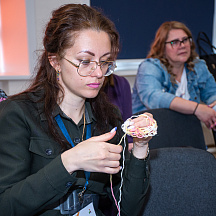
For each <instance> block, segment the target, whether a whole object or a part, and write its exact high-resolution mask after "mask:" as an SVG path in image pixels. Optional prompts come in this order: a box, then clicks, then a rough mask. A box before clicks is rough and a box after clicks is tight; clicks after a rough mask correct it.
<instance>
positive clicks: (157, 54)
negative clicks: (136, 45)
mask: <svg viewBox="0 0 216 216" xmlns="http://www.w3.org/2000/svg"><path fill="white" fill-rule="evenodd" d="M172 29H182V30H183V31H184V32H185V33H186V34H187V35H188V37H191V38H192V33H191V31H190V30H189V29H188V28H187V26H186V25H185V24H184V23H181V22H178V21H169V22H164V23H162V25H161V26H160V27H159V29H158V30H157V32H156V35H155V39H154V41H153V43H152V45H151V49H150V51H149V53H148V55H147V58H158V59H159V60H160V61H161V63H162V64H163V65H164V66H165V67H166V69H167V71H168V73H169V74H170V75H171V80H172V81H173V80H175V79H174V78H175V75H174V74H173V73H172V65H171V64H170V63H169V61H168V59H167V58H166V57H165V56H164V50H165V42H166V40H167V38H168V34H169V32H170V30H172ZM197 56H198V54H197V53H196V51H195V43H194V41H193V40H192V43H191V54H190V57H189V58H188V60H187V62H186V63H187V68H188V69H189V70H191V71H194V60H195V59H196V57H197Z"/></svg>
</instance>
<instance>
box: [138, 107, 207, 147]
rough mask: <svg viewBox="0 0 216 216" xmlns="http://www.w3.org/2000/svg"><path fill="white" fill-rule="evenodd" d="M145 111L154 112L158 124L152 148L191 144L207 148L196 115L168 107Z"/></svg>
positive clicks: (151, 141) (150, 144)
mask: <svg viewBox="0 0 216 216" xmlns="http://www.w3.org/2000/svg"><path fill="white" fill-rule="evenodd" d="M143 112H149V113H151V114H153V117H154V119H155V120H156V121H157V124H158V131H157V135H155V136H154V137H153V138H152V139H151V140H150V142H149V148H150V149H156V148H164V147H183V146H191V147H194V148H199V149H203V150H206V145H205V140H204V135H203V130H202V126H201V123H200V121H199V119H198V118H197V117H196V116H195V115H186V114H182V113H179V112H175V111H173V110H170V109H166V108H159V109H149V110H145V111H143ZM143 112H139V113H137V114H141V113H143Z"/></svg>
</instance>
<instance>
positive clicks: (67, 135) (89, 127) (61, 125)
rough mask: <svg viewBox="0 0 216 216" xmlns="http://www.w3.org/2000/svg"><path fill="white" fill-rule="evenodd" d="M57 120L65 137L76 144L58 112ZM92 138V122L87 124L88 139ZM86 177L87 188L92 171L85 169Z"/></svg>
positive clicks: (85, 186)
mask: <svg viewBox="0 0 216 216" xmlns="http://www.w3.org/2000/svg"><path fill="white" fill-rule="evenodd" d="M55 120H56V122H57V124H58V126H59V128H60V129H61V131H62V133H63V134H64V136H65V138H66V139H67V141H68V142H69V143H70V144H71V145H72V148H73V147H74V146H75V145H74V143H73V141H72V139H71V138H70V135H69V133H68V131H67V129H66V127H65V125H64V123H63V121H62V119H61V116H60V115H59V114H58V115H57V116H56V117H55ZM89 138H91V124H87V125H86V140H87V139H89ZM85 177H86V183H85V185H84V189H85V190H86V188H87V185H88V180H89V177H90V172H87V171H85Z"/></svg>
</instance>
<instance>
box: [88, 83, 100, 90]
mask: <svg viewBox="0 0 216 216" xmlns="http://www.w3.org/2000/svg"><path fill="white" fill-rule="evenodd" d="M87 86H88V87H90V88H95V89H96V88H98V87H99V86H100V83H90V84H87Z"/></svg>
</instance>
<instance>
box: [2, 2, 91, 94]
mask: <svg viewBox="0 0 216 216" xmlns="http://www.w3.org/2000/svg"><path fill="white" fill-rule="evenodd" d="M6 1H7V0H6ZM25 2H26V16H27V31H28V48H29V50H28V52H29V64H30V68H29V70H30V73H31V74H33V71H34V67H35V65H36V62H37V57H38V56H37V54H36V52H35V51H36V50H39V49H42V38H43V32H44V28H45V25H46V23H47V22H48V20H49V18H50V16H51V12H52V11H53V10H55V9H56V8H58V7H59V6H60V5H63V4H69V3H80V4H87V5H90V0H25ZM14 39H16V37H15V38H14ZM20 52H21V51H20ZM17 55H19V52H17ZM31 77H32V75H30V76H1V77H0V88H1V89H3V90H4V91H5V92H6V93H7V94H8V95H12V94H16V93H18V92H20V91H23V90H24V89H26V88H27V87H28V85H29V84H30V82H31Z"/></svg>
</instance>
